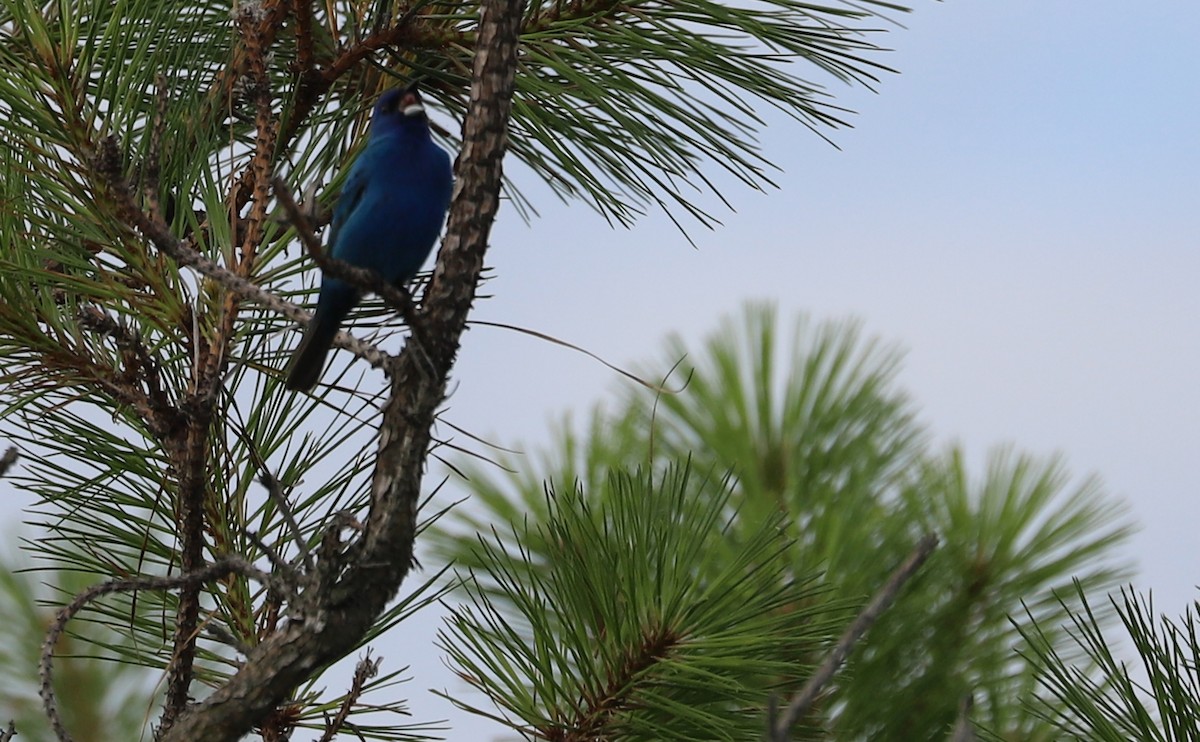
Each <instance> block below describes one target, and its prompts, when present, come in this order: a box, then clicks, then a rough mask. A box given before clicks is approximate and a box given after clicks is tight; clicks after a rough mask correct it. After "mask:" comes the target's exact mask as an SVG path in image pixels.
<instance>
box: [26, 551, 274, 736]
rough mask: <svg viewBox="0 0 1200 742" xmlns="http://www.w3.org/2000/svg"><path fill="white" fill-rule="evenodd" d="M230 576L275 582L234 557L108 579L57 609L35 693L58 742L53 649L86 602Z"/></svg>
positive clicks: (60, 730) (60, 723)
mask: <svg viewBox="0 0 1200 742" xmlns="http://www.w3.org/2000/svg"><path fill="white" fill-rule="evenodd" d="M229 574H240V575H242V576H244V577H248V578H250V579H253V580H258V581H259V582H261V583H263V584H265V585H268V586H273V585H275V584H276V583H277V582H278V581H277V580H276V579H275V578H273V577H272V576H271V575H269V574H267V573H265V572H263V571H262V570H260V569H258V568H257V567H255V566H254V565H253V564H250V563H249V562H247V561H245V560H243V559H240V558H237V557H229V558H226V559H222V560H221V561H219V562H215V563H213V564H210V565H207V566H205V567H202V568H201V569H198V570H196V571H194V572H191V573H189V574H184V575H179V576H178V577H136V578H132V579H123V580H109V581H108V582H104V583H101V584H99V585H94V586H92V587H90V588H88V589H87V590H84V591H83V592H81V593H80V594H78V595H76V596H75V599H74V600H72V601H71V602H70V603H69V604H67V605H66V606H64V607H63V608H60V609H59V610H58V612H57V613H56V614H55V615H54V621H53V622H52V623H51V624H50V628H49V629H48V630H47V631H46V638H45V640H44V641H43V642H42V653H41V659H40V660H39V662H38V678H39V681H40V687H39V689H38V692H39V693H40V694H41V696H42V706H43V708H44V710H45V712H46V717H47V718H48V719H50V726H51V727H52V728H53V729H54V734H55V736H56V737H58V739H59V740H60V742H68V741H69V740H71V739H72V737H71V735H70V733H69V732H67V729H66V727H65V726H64V725H63V721H62V716H61V715H60V714H59V712H58V698H57V696H56V695H55V693H54V647H55V646H56V645H57V644H58V639H59V637H61V636H62V634H63V632H64V631H65V630H66V628H67V623H69V622H70V621H71V619H73V618H75V616H77V615H78V614H79V612H80V611H81V610H83V609H84V608H85V607H86V606H87V605H88V603H91V602H92V601H95V600H98V599H99V598H102V597H104V596H105V595H109V594H111V593H128V592H134V591H142V590H177V589H184V588H188V587H192V586H195V585H203V584H204V583H206V582H211V581H212V580H216V579H220V578H221V577H224V576H226V575H229Z"/></svg>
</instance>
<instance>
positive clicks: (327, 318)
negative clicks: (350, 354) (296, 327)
mask: <svg viewBox="0 0 1200 742" xmlns="http://www.w3.org/2000/svg"><path fill="white" fill-rule="evenodd" d="M323 309H326V307H324V306H318V307H317V313H316V314H315V315H313V318H312V322H309V323H308V327H307V328H305V330H304V337H303V338H301V339H300V345H299V347H297V348H296V350H295V352H293V353H292V359H291V360H290V361H288V366H287V382H286V384H287V388H288V389H291V390H293V391H297V392H307V391H308V390H310V389H312V388H313V387H314V386H316V385H317V381H318V380H319V379H320V378H321V370H322V369H324V368H325V358H326V356H328V355H329V349H330V347H332V346H333V338H334V337H335V336H336V335H337V332H338V325H340V324H341V319H340V318H339V317H335V316H333V314H334V313H333V312H329V311H322V310H323Z"/></svg>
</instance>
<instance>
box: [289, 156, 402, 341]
mask: <svg viewBox="0 0 1200 742" xmlns="http://www.w3.org/2000/svg"><path fill="white" fill-rule="evenodd" d="M271 185H272V187H273V188H274V190H275V198H276V199H278V201H279V205H280V206H282V207H283V210H284V211H286V212H287V215H288V221H289V223H290V224H291V225H292V226H293V227H295V228H296V232H297V234H299V235H300V241H301V242H303V243H304V248H305V249H306V250H307V251H308V254H309V255H311V256H312V259H313V262H315V263H316V264H317V266H318V267H320V269H321V271H322V272H323V273H327V274H329V275H330V276H333V277H334V278H340V279H342V280H343V281H347V282H349V283H351V284H353V285H355V286H357V287H359V288H361V289H365V290H367V291H370V292H371V293H374V294H377V295H379V297H380V298H382V299H383V300H384V301H385V302H386V303H387V304H388V305H389V306H390V307H392V308H393V309H395V310H396V311H397V312H399V313H400V316H401V317H403V318H404V323H405V324H407V325H408V326H409V328H410V329H411V330H412V333H413V337H414V339H415V340H416V341H417V344H418V345H422V342H421V340H422V337H421V321H420V318H419V317H418V316H417V308H416V306H415V305H414V304H413V300H412V295H411V294H409V293H408V290H407V289H405V288H403V287H401V286H396V285H394V284H391V283H388V282H387V281H385V280H384V278H383V276H381V275H379V274H378V273H376V272H375V271H372V270H368V269H366V268H359V267H358V266H355V265H351V264H350V263H347V262H345V261H344V260H338V259H337V258H334V257H332V256H330V255H326V254H325V251H324V250H323V249H322V248H321V241H320V240H318V239H317V236H316V234H315V233H314V232H313V229H312V226H311V224H310V223H309V219H308V216H307V215H306V214H305V213H304V212H303V210H302V209H301V208H300V205H299V204H297V203H296V199H295V198H294V197H293V196H292V193H291V191H290V190H288V187H287V184H286V183H284V182H283V179H282V178H278V177H276V178H275V179H274V180H272V181H271Z"/></svg>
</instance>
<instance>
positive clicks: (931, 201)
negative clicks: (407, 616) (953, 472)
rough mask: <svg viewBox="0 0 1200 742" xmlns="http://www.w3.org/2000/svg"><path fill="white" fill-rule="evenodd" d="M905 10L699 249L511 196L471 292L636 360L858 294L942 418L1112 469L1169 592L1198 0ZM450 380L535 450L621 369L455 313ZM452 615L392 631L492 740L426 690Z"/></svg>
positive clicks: (1188, 560) (479, 422)
mask: <svg viewBox="0 0 1200 742" xmlns="http://www.w3.org/2000/svg"><path fill="white" fill-rule="evenodd" d="M901 20H902V21H903V22H904V23H905V24H906V25H907V26H908V28H907V29H906V30H901V29H894V30H893V32H892V33H890V34H889V35H888V37H886V39H885V42H884V43H885V44H886V45H888V46H891V47H892V48H894V49H895V51H894V52H893V53H891V54H889V55H886V57H885V58H883V61H884V62H885V63H886V64H889V65H891V66H893V67H895V68H897V69H898V70H900V71H901V74H899V75H892V76H888V77H886V78H884V79H883V80H882V82H881V84H880V85H879V94H878V95H874V94H870V93H867V92H865V91H860V90H854V89H848V88H844V87H841V86H838V85H836V84H835V85H834V86H832V87H831V90H832V92H833V93H834V94H835V95H836V97H837V101H838V102H839V103H841V104H844V105H846V106H848V107H850V108H853V109H855V110H856V111H858V115H857V116H855V117H853V123H854V126H855V128H854V129H850V130H843V131H839V132H834V133H833V134H832V137H833V138H834V140H835V141H836V142H837V143H838V145H839V146H840V147H841V149H840V151H839V150H837V149H834V148H832V147H830V146H829V145H828V144H826V143H824V142H822V141H821V140H820V139H819V138H817V137H816V136H814V135H812V134H811V133H810V132H808V131H807V130H805V129H803V128H802V127H800V126H799V125H797V124H795V123H794V122H791V121H790V120H788V119H786V118H785V117H783V116H782V115H774V116H772V117H771V122H772V126H771V128H769V129H768V130H767V131H765V132H763V135H762V145H763V149H764V151H765V152H766V153H767V154H768V155H769V157H770V158H771V159H772V160H773V161H774V162H775V163H777V164H778V165H779V167H780V168H782V171H783V172H782V173H780V174H777V176H776V178H775V179H776V181H777V182H778V183H779V185H780V188H779V189H778V190H773V191H769V192H767V193H765V194H760V193H755V192H752V191H749V190H747V189H745V188H743V187H739V186H738V185H736V184H729V187H728V188H727V189H726V195H727V197H728V198H729V199H730V201H731V202H732V203H733V205H734V206H735V208H736V213H729V212H726V211H723V210H721V207H720V206H719V205H716V204H715V201H714V212H713V213H714V215H715V216H717V217H718V218H720V219H721V220H722V221H723V222H724V226H723V227H721V228H718V229H717V230H716V231H713V232H709V231H702V230H699V229H697V230H694V231H693V237H694V238H695V240H696V242H697V245H698V249H693V248H692V247H691V246H689V244H688V243H687V241H686V240H685V239H684V238H683V237H682V236H681V235H680V234H679V233H678V232H677V231H675V229H674V228H673V227H672V226H671V224H670V222H669V221H668V220H667V219H665V218H663V217H661V216H655V217H651V218H648V219H646V220H644V221H643V222H642V223H640V224H638V225H637V226H636V227H635V228H634V229H633V230H629V231H626V230H621V229H617V230H614V229H610V228H609V227H608V226H607V225H606V224H605V223H604V221H603V220H602V219H600V218H599V217H598V216H596V215H595V214H594V213H592V212H590V211H588V210H587V209H586V208H585V207H583V206H581V205H573V206H564V205H561V204H559V203H558V202H556V201H552V200H548V199H543V200H542V201H540V202H539V207H540V208H541V210H542V217H541V218H540V219H538V220H536V221H534V222H533V223H532V224H529V225H526V224H525V223H523V222H521V221H520V219H518V218H517V217H516V215H515V213H513V212H512V210H511V209H510V210H507V211H506V212H504V213H502V215H501V220H500V223H499V224H498V227H497V230H496V232H495V233H494V238H493V249H492V251H491V253H490V260H489V263H490V264H491V265H493V266H494V267H495V270H496V273H497V276H496V278H495V279H494V280H493V281H491V282H490V283H489V284H488V286H487V293H490V294H492V295H493V297H494V298H491V299H488V300H487V301H484V302H482V303H481V304H480V305H479V307H478V308H477V313H476V315H475V316H476V318H478V319H486V320H491V321H498V322H508V323H512V324H516V325H521V326H524V327H529V328H531V329H535V330H538V331H541V332H545V333H548V334H552V335H555V336H557V337H561V338H563V339H566V340H569V341H571V342H574V343H576V344H578V345H582V346H584V347H587V348H588V349H590V350H592V351H594V352H596V353H599V354H601V355H603V356H604V357H606V358H607V359H609V360H611V361H614V362H616V363H620V364H622V365H635V364H637V363H638V362H640V361H644V360H648V359H654V358H657V357H658V351H659V349H660V347H661V341H662V339H663V337H664V336H666V335H667V334H669V333H671V332H680V333H682V334H683V335H684V336H685V337H688V338H691V339H697V338H700V337H702V336H703V335H704V334H705V333H706V332H708V331H709V330H710V329H712V328H713V327H714V326H715V325H716V323H717V321H718V319H719V318H720V317H721V316H722V315H724V314H727V313H730V312H734V311H736V310H737V309H738V307H739V306H740V305H741V304H742V303H743V302H744V301H746V300H763V299H765V300H771V301H774V302H776V303H778V305H779V306H780V308H781V310H782V312H781V314H783V315H784V316H785V317H786V316H788V315H790V314H793V313H796V312H801V311H803V312H808V313H810V314H811V315H812V316H813V317H815V318H817V319H825V318H834V319H837V318H844V317H847V316H857V317H859V318H861V319H862V320H863V321H864V323H865V328H866V330H867V331H868V332H869V333H871V334H875V335H878V336H880V337H882V338H884V339H885V340H888V341H893V342H895V343H898V344H900V345H902V346H903V347H905V348H907V349H908V355H907V360H906V363H905V369H904V371H903V373H902V375H901V382H902V384H903V385H904V386H905V387H906V388H907V389H908V390H909V391H910V392H911V394H912V395H913V396H914V398H915V400H916V402H917V404H918V405H919V407H920V408H921V410H922V411H923V418H924V421H925V422H926V423H928V425H929V426H930V428H931V429H932V430H933V432H934V433H935V434H936V435H937V436H938V438H939V439H941V440H942V441H951V440H957V441H961V442H962V443H963V444H964V445H965V446H966V447H967V448H968V451H969V452H970V453H971V454H972V455H973V456H974V457H975V459H976V460H978V458H979V457H981V456H982V454H983V453H984V452H985V451H986V450H987V448H989V447H990V446H992V445H994V444H999V443H1013V444H1015V445H1017V446H1018V447H1020V448H1021V449H1023V450H1028V451H1032V452H1035V453H1046V454H1049V453H1053V452H1061V453H1063V454H1065V455H1066V457H1067V460H1068V462H1069V464H1070V466H1071V468H1072V470H1073V471H1074V472H1076V473H1077V474H1080V475H1082V474H1086V473H1091V472H1096V473H1098V474H1100V475H1101V476H1102V477H1103V479H1104V481H1105V482H1106V483H1107V485H1108V489H1109V490H1110V491H1112V492H1114V493H1116V494H1118V495H1120V496H1121V497H1123V498H1124V499H1125V500H1126V501H1127V502H1128V503H1129V504H1130V505H1131V507H1132V511H1133V515H1134V517H1135V518H1136V519H1137V520H1138V521H1139V522H1140V524H1141V525H1142V531H1141V532H1140V533H1139V534H1138V535H1137V536H1136V537H1135V539H1134V541H1133V544H1132V547H1131V548H1130V550H1129V554H1130V556H1132V557H1134V558H1136V560H1137V562H1138V564H1139V566H1140V573H1139V576H1138V577H1137V580H1136V583H1135V584H1136V585H1137V586H1138V587H1139V588H1140V589H1142V590H1152V591H1153V593H1154V596H1155V600H1156V607H1157V608H1158V609H1160V610H1161V611H1163V612H1165V613H1167V614H1170V615H1175V614H1178V613H1180V612H1182V611H1183V610H1184V608H1185V606H1186V605H1187V604H1188V603H1189V602H1190V601H1192V600H1193V599H1194V598H1195V597H1196V596H1195V590H1194V587H1193V586H1194V585H1196V584H1197V583H1198V582H1200V548H1198V543H1197V542H1198V539H1197V536H1196V533H1197V529H1198V525H1197V524H1200V390H1198V380H1200V330H1198V329H1197V319H1198V318H1200V249H1198V248H1200V135H1198V134H1197V131H1198V129H1200V127H1198V125H1197V120H1198V119H1200V84H1198V83H1197V77H1198V76H1200V43H1197V41H1196V37H1195V29H1197V28H1200V2H1196V0H1144V1H1143V2H1141V3H1136V4H1133V3H1129V2H1121V3H1118V2H1116V1H1115V0H1087V1H1086V2H1084V1H1076V2H1066V1H1065V0H1057V1H1054V0H1041V1H1037V2H1035V1H1034V0H1001V1H997V2H990V3H984V2H978V1H977V0H949V1H948V2H944V3H935V2H930V1H928V0H919V2H918V5H917V8H916V12H915V13H913V14H911V15H909V16H906V17H903V18H902V19H901ZM797 71H798V73H800V74H807V73H806V71H805V70H803V69H798V70H797ZM443 123H445V122H443ZM532 192H536V189H533V191H532ZM455 380H456V383H457V384H458V386H457V390H456V392H455V394H454V396H453V398H452V399H451V401H450V407H451V410H452V411H451V414H450V419H451V420H452V421H453V422H454V423H455V424H457V425H459V426H461V427H464V428H467V429H469V430H471V431H473V432H475V433H478V434H481V435H486V436H489V437H490V438H492V439H495V440H498V441H500V442H509V443H511V442H515V441H518V440H520V441H523V442H524V443H525V444H527V445H529V446H534V445H537V444H538V443H540V442H544V441H545V440H546V439H547V430H548V424H549V422H550V421H551V420H552V419H556V418H557V417H558V416H559V415H560V414H561V413H562V412H564V411H567V410H574V411H576V412H578V413H579V414H583V413H584V412H585V411H586V410H587V409H588V408H589V407H590V406H591V405H592V404H593V403H594V402H596V401H598V400H601V399H604V398H605V397H606V396H607V395H609V394H611V392H612V391H613V390H614V389H618V388H619V386H620V384H621V383H622V382H621V379H620V378H619V377H617V376H616V375H615V374H613V373H612V372H611V371H608V370H606V369H604V368H603V367H601V366H600V365H598V364H597V363H595V362H593V361H590V360H588V359H586V358H584V357H583V356H580V355H578V354H574V353H571V352H570V351H566V350H564V349H561V348H558V347H556V346H551V345H549V344H547V343H544V342H540V341H536V340H533V339H530V338H527V337H523V336H519V335H515V334H512V333H507V332H504V331H500V330H495V329H488V328H479V329H474V330H472V331H470V332H469V333H467V335H466V336H465V338H464V346H463V351H462V356H461V360H460V363H459V366H458V368H457V369H456V373H455ZM429 566H433V565H429ZM439 625H440V616H439V615H438V614H436V613H429V614H427V615H426V616H424V617H423V618H419V619H417V620H415V621H412V622H408V623H405V624H404V625H403V626H402V627H401V628H400V629H398V630H396V631H394V632H393V633H392V634H391V635H389V637H387V638H386V639H385V640H383V641H380V642H377V645H376V646H377V650H378V654H379V655H382V656H383V658H384V660H385V669H395V668H397V667H400V666H403V665H406V664H411V665H412V670H411V671H410V674H411V675H412V676H413V677H414V680H413V681H412V682H411V683H408V684H406V686H404V687H405V688H406V689H407V692H409V693H410V694H411V696H410V699H411V702H412V706H413V710H414V715H415V718H417V719H421V720H427V719H433V718H439V717H443V718H444V717H447V716H450V717H452V718H453V719H454V729H455V731H453V732H452V733H451V734H450V735H449V738H450V739H453V740H477V739H486V738H487V737H489V736H491V734H492V733H494V731H495V729H496V728H495V727H493V726H491V725H488V724H483V723H481V722H478V721H475V720H474V719H472V718H469V717H465V716H464V715H462V714H460V713H456V712H454V711H453V710H452V709H451V708H450V707H449V706H448V705H447V704H446V703H445V702H444V701H442V700H441V699H438V698H435V697H433V696H432V695H430V694H428V693H426V692H425V690H424V689H426V688H430V687H437V688H445V689H448V690H451V691H458V690H460V686H458V685H457V682H456V680H455V679H454V678H453V676H452V675H451V674H450V673H449V672H448V671H447V670H446V669H445V668H444V667H443V665H442V661H441V659H440V657H439V656H438V654H437V652H436V651H435V650H434V648H433V647H432V637H433V634H434V632H435V631H436V629H437V627H438V626H439ZM338 687H339V686H338V684H337V679H336V678H329V688H330V690H331V692H336V689H337V688H338Z"/></svg>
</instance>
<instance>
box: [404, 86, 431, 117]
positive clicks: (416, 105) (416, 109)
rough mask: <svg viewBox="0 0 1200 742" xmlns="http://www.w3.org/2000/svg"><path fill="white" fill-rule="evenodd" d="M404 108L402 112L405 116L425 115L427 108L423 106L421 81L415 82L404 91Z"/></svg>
mask: <svg viewBox="0 0 1200 742" xmlns="http://www.w3.org/2000/svg"><path fill="white" fill-rule="evenodd" d="M402 101H403V104H404V105H403V106H402V107H401V109H400V112H401V113H403V114H404V115H405V116H419V115H421V114H422V113H425V106H423V105H421V81H420V80H413V81H412V82H411V83H409V85H408V87H407V88H405V89H404V97H403V98H402Z"/></svg>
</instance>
